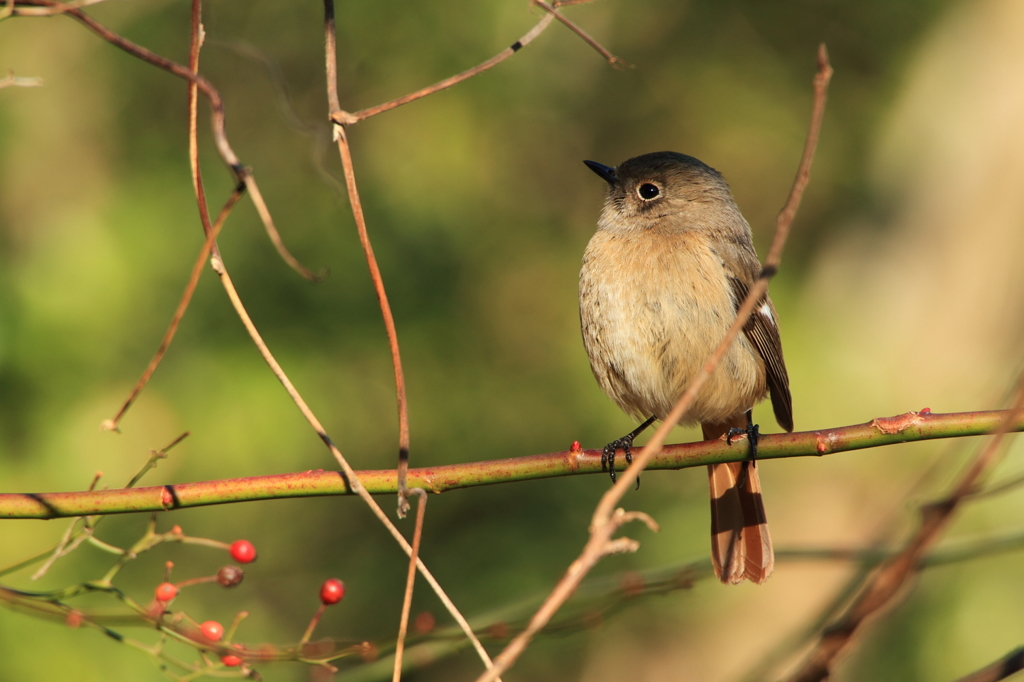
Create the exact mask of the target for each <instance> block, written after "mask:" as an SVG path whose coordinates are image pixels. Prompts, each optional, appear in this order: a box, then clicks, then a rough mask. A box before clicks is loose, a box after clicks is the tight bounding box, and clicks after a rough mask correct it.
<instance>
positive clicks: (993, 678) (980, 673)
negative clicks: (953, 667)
mask: <svg viewBox="0 0 1024 682" xmlns="http://www.w3.org/2000/svg"><path fill="white" fill-rule="evenodd" d="M1021 670H1024V647H1017V648H1016V649H1014V650H1013V651H1011V652H1010V653H1008V654H1006V655H1005V656H1003V657H1002V658H1000V659H999V660H998V661H996V662H995V663H992V664H990V665H987V666H985V667H984V668H982V669H981V670H976V671H974V672H973V673H971V674H970V675H967V676H965V677H961V678H960V679H959V680H957V682H998V681H999V680H1005V679H1006V678H1007V677H1009V676H1010V675H1013V674H1014V673H1018V672H1020V671H1021Z"/></svg>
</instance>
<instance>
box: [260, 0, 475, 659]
mask: <svg viewBox="0 0 1024 682" xmlns="http://www.w3.org/2000/svg"><path fill="white" fill-rule="evenodd" d="M324 48H325V49H324V52H325V61H326V74H327V96H328V105H329V106H330V109H331V111H332V112H335V111H339V110H340V108H341V105H340V101H339V99H338V87H337V74H338V69H337V55H336V38H335V27H334V1H333V0H324ZM334 136H335V139H336V141H337V143H338V151H339V153H340V154H341V161H342V165H343V167H344V169H345V185H346V187H347V188H348V195H349V203H350V205H351V208H352V215H353V217H354V218H355V221H356V229H357V230H358V232H359V241H360V243H361V244H362V247H363V253H364V255H365V256H366V263H367V265H368V267H369V269H370V278H371V279H372V280H373V286H374V290H375V291H376V293H377V301H378V303H379V304H380V309H381V315H382V317H383V318H384V327H385V329H386V330H387V335H388V345H389V346H390V348H391V361H392V365H393V367H394V371H395V392H396V395H397V401H398V469H397V479H398V513H399V516H404V514H405V513H406V511H407V510H408V507H409V503H408V501H407V500H406V495H407V493H408V486H407V484H406V475H407V472H408V468H409V411H408V403H407V400H406V391H405V376H404V373H403V371H402V358H401V354H400V351H399V346H398V332H397V331H396V329H395V321H394V317H393V316H392V314H391V306H390V304H389V303H388V298H387V293H386V292H385V290H384V280H383V279H382V278H381V274H380V268H378V266H377V259H376V258H375V257H374V255H373V246H372V245H371V244H370V237H369V234H368V233H367V230H366V220H365V218H364V216H363V208H362V203H361V202H360V199H359V190H358V189H357V187H356V177H355V170H354V168H353V165H352V155H351V152H350V150H349V145H348V138H347V137H346V135H345V127H344V126H343V125H340V124H337V123H335V125H334ZM253 331H255V328H253ZM253 338H254V340H255V339H256V337H255V336H254V337H253ZM260 343H262V342H260ZM257 345H259V343H258V344H257ZM261 352H262V351H261ZM268 356H269V351H267V352H266V354H265V355H264V357H265V358H266V357H268ZM271 359H272V358H271ZM269 361H270V360H268V362H269ZM274 364H276V363H274ZM275 374H278V371H276V370H275ZM278 378H279V379H280V380H281V381H282V383H284V382H285V381H287V378H286V377H284V373H283V372H280V373H279V374H278ZM289 385H290V384H286V385H285V386H286V388H287V387H288V386H289ZM289 392H290V393H291V392H294V389H290V390H289ZM292 398H293V400H295V401H296V404H298V405H299V406H300V409H303V412H304V413H306V412H308V408H304V406H305V403H304V402H300V401H301V400H302V399H301V398H300V397H299V396H298V393H295V394H294V395H293V396H292ZM307 419H309V420H311V421H310V423H311V424H314V428H316V429H317V432H318V433H319V434H320V436H321V438H323V439H324V442H325V443H327V444H328V446H329V447H330V448H331V452H332V453H333V454H334V456H335V458H336V459H337V460H338V462H339V463H340V464H341V466H342V468H343V469H344V471H345V474H346V476H347V477H348V480H349V485H350V486H352V489H353V490H354V491H355V492H357V493H358V494H359V495H360V496H361V497H363V499H365V500H366V502H367V504H369V505H370V508H371V509H372V510H373V512H374V514H376V515H377V516H378V518H380V519H381V521H382V522H383V523H384V524H385V526H387V528H388V530H389V531H391V533H392V535H393V536H394V537H395V539H396V540H398V541H399V543H400V544H401V545H402V547H403V549H405V552H406V554H408V555H409V556H410V557H411V559H412V561H414V562H415V563H416V565H417V566H418V567H419V569H420V571H421V572H422V573H423V577H425V578H426V579H427V582H428V583H430V586H431V587H432V588H433V589H434V592H436V593H437V596H438V598H440V599H441V602H442V603H443V604H444V605H445V608H447V609H448V611H449V613H451V614H452V617H454V618H455V621H456V622H457V623H458V624H459V626H460V627H461V628H462V630H463V632H465V633H466V637H468V638H469V640H470V641H471V642H472V643H473V648H474V649H476V652H477V655H479V656H480V659H481V660H482V661H483V662H484V665H485V666H486V667H487V668H488V669H490V668H491V667H492V665H493V664H492V663H491V658H490V656H488V655H487V651H486V650H485V649H484V647H483V645H482V644H481V643H480V640H479V639H477V637H476V635H475V634H474V633H473V629H472V628H471V627H470V625H469V623H468V622H467V621H466V619H465V618H464V617H463V615H462V614H461V613H460V612H459V610H458V609H457V608H455V604H454V603H453V602H452V601H451V599H449V598H448V595H447V594H445V592H444V590H443V589H442V588H441V585H440V584H439V583H438V582H437V581H436V580H435V579H434V577H433V576H432V575H431V574H430V572H429V571H427V567H426V565H425V564H424V563H423V561H422V560H421V559H420V558H419V557H418V556H416V552H414V551H413V548H412V547H411V546H409V543H408V542H406V540H405V538H404V537H402V534H401V533H399V532H398V529H397V528H395V526H394V524H393V523H391V520H390V519H388V518H387V516H385V515H384V512H383V511H382V510H381V509H380V507H379V506H378V505H377V503H376V501H375V500H374V499H373V497H372V496H371V495H370V493H369V492H368V491H367V490H366V489H365V488H363V487H362V486H361V485H359V483H358V479H357V478H356V473H355V471H354V470H353V469H352V468H351V467H350V466H349V464H348V462H347V461H345V459H344V457H342V455H341V452H340V451H339V450H338V449H337V448H336V447H335V446H334V444H333V443H332V442H331V441H330V439H329V438H328V437H327V434H326V433H325V432H324V430H323V428H322V427H321V426H320V424H319V422H316V421H315V419H316V418H315V417H313V415H312V413H311V412H310V413H309V414H308V415H307Z"/></svg>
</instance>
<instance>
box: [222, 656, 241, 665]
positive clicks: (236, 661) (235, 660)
mask: <svg viewBox="0 0 1024 682" xmlns="http://www.w3.org/2000/svg"><path fill="white" fill-rule="evenodd" d="M220 662H221V663H223V664H224V665H226V666H227V667H229V668H234V667H235V666H236V665H242V659H240V658H239V657H238V656H235V655H234V654H224V655H223V656H221V657H220Z"/></svg>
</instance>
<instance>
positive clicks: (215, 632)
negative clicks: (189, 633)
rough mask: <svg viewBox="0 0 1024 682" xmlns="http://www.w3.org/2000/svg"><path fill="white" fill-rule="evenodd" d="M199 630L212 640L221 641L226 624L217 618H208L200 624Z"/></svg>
mask: <svg viewBox="0 0 1024 682" xmlns="http://www.w3.org/2000/svg"><path fill="white" fill-rule="evenodd" d="M199 631H200V632H202V633H203V637H205V638H206V639H208V640H210V641H211V642H219V641H220V638H221V637H223V636H224V626H223V625H221V624H220V623H218V622H217V621H215V620H208V621H206V622H205V623H203V624H202V625H200V626H199Z"/></svg>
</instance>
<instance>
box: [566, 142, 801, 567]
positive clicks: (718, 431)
mask: <svg viewBox="0 0 1024 682" xmlns="http://www.w3.org/2000/svg"><path fill="white" fill-rule="evenodd" d="M584 163H585V164H586V165H587V166H588V167H589V168H590V170H592V171H594V172H595V173H596V174H597V175H599V176H600V177H601V178H602V179H603V180H604V181H605V182H606V183H607V194H606V197H605V202H604V207H603V209H602V211H601V216H600V219H599V220H598V223H597V230H596V232H595V233H594V235H593V237H592V238H591V239H590V242H589V244H588V245H587V248H586V251H585V252H584V255H583V266H582V268H581V270H580V282H579V299H580V327H581V330H582V333H583V344H584V347H585V348H586V352H587V356H588V357H589V359H590V368H591V370H592V371H593V373H594V376H595V378H596V379H597V382H598V384H599V385H600V386H601V388H602V389H603V390H604V392H605V393H606V394H607V395H608V397H609V398H611V399H612V401H613V402H615V404H616V405H618V406H619V407H620V408H621V409H622V410H623V411H624V412H625V413H626V414H628V415H630V416H632V417H634V418H636V419H637V420H643V423H642V424H641V425H640V426H639V427H638V428H637V429H635V430H634V431H632V432H630V433H629V434H627V435H625V436H623V437H622V438H620V439H617V440H615V441H612V442H611V443H609V444H608V445H607V446H606V447H605V449H604V451H603V455H602V463H603V464H606V465H607V467H608V470H609V472H610V474H611V476H612V481H613V482H614V480H615V451H616V449H617V448H622V449H623V451H624V452H625V454H626V458H627V460H628V461H631V453H630V447H631V446H632V444H633V439H634V438H636V437H637V436H638V435H639V434H640V433H641V432H642V431H643V430H644V429H646V428H647V427H648V426H650V425H651V424H652V423H653V422H654V421H656V420H663V419H665V417H666V416H667V415H668V414H669V412H670V411H671V410H672V408H673V407H674V406H675V404H676V402H677V401H678V400H679V398H680V397H681V396H682V394H683V392H684V391H685V390H686V387H687V385H688V384H689V383H690V381H691V379H692V378H693V377H694V376H695V375H696V374H697V372H698V371H699V370H700V369H701V367H702V366H703V365H704V363H705V362H706V361H707V359H708V357H709V356H710V355H711V354H712V353H713V352H714V350H715V348H716V347H717V346H718V345H719V343H720V342H721V341H722V338H723V337H724V336H725V334H726V331H727V330H728V329H729V327H730V326H731V325H732V323H733V322H734V321H735V319H736V312H737V310H738V308H739V306H740V304H741V303H742V302H743V300H744V298H746V296H747V292H748V291H749V289H750V287H751V286H752V285H753V284H754V282H755V281H756V280H757V278H758V277H759V276H760V274H761V270H762V268H761V264H760V262H759V261H758V258H757V253H756V252H755V250H754V245H753V239H752V235H751V231H750V225H749V224H748V223H747V221H746V219H745V218H744V217H743V214H742V213H741V212H740V209H739V207H738V206H737V205H736V202H735V201H734V200H733V197H732V193H731V191H730V189H729V185H728V184H726V182H725V179H724V178H723V177H722V174H721V173H719V172H718V171H717V170H715V169H714V168H712V167H710V166H708V165H706V164H705V163H703V162H702V161H700V160H698V159H696V158H694V157H692V156H687V155H686V154H680V153H677V152H654V153H651V154H644V155H642V156H637V157H634V158H631V159H629V160H627V161H624V162H622V163H621V164H619V165H618V166H617V167H610V166H605V165H604V164H600V163H597V162H596V161H584ZM743 332H744V333H743V334H742V335H740V336H738V337H737V338H736V340H735V342H734V343H733V344H732V346H731V347H730V349H729V350H728V352H727V353H726V354H725V356H724V357H723V358H722V361H721V362H720V363H719V365H718V367H717V368H716V369H715V371H714V372H713V373H712V374H711V376H710V378H709V379H708V381H707V383H706V384H705V385H704V386H703V388H702V389H701V390H700V391H699V392H698V394H697V397H696V399H695V400H694V402H693V404H692V405H691V407H690V408H689V409H688V410H687V412H686V413H685V414H684V415H683V417H682V418H681V419H680V421H679V424H681V425H684V426H685V425H693V424H700V426H701V431H702V434H703V437H704V439H705V440H713V439H719V438H722V437H723V436H724V437H726V438H727V439H729V440H731V438H732V437H733V435H736V434H737V433H739V432H745V433H746V434H748V438H749V439H750V442H751V455H752V456H751V458H750V459H748V460H746V461H743V462H728V463H722V464H709V465H708V480H709V487H710V492H711V559H712V563H713V565H714V569H715V574H716V575H717V576H718V578H719V579H720V580H721V581H722V582H723V583H727V584H729V583H731V584H738V583H740V582H742V581H744V580H750V581H751V582H753V583H757V584H760V583H763V582H764V581H765V580H767V579H768V576H769V575H771V573H772V570H773V568H774V563H775V559H774V553H773V550H772V542H771V536H770V535H769V533H768V524H767V520H766V517H765V513H764V503H763V501H762V497H761V482H760V479H759V477H758V472H757V461H756V458H755V455H756V449H755V448H756V439H757V435H758V431H757V426H756V425H754V424H753V419H752V409H753V407H754V405H755V404H756V403H758V402H760V401H761V400H763V399H764V398H765V396H766V395H768V394H770V395H771V403H772V408H773V411H774V414H775V419H776V421H777V422H778V424H779V426H781V427H782V428H783V429H785V430H786V431H792V430H793V404H792V397H791V394H790V388H789V376H788V374H787V372H786V363H785V360H784V358H783V355H782V341H781V337H780V335H779V325H778V314H777V313H776V311H775V305H774V304H773V303H772V300H771V298H770V297H769V296H768V293H767V292H765V294H764V296H763V297H762V298H761V299H760V300H759V301H758V303H757V306H756V307H755V309H754V312H753V313H752V314H751V316H750V319H749V320H748V321H747V323H746V324H745V326H744V327H743ZM638 484H639V480H638Z"/></svg>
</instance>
